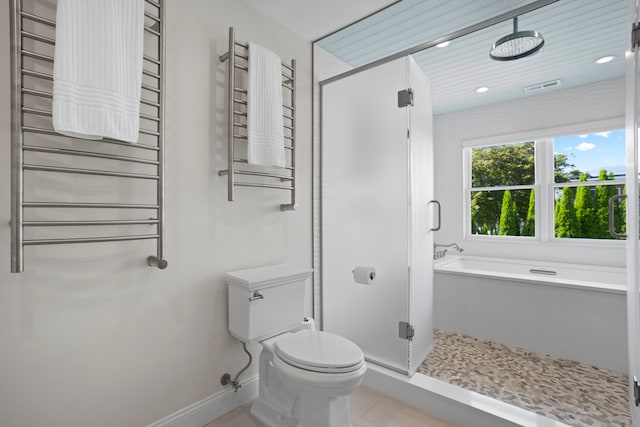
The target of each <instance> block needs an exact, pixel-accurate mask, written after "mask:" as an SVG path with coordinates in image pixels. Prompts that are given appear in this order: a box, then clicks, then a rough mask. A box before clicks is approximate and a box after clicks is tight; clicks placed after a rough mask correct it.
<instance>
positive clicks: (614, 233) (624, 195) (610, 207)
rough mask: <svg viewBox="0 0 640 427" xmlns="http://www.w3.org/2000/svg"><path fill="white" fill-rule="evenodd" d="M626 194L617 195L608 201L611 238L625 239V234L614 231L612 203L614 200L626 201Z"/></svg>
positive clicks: (614, 222) (614, 219)
mask: <svg viewBox="0 0 640 427" xmlns="http://www.w3.org/2000/svg"><path fill="white" fill-rule="evenodd" d="M626 198H627V195H626V194H618V195H615V196H613V197H612V198H610V199H609V234H611V235H612V236H613V237H618V238H621V239H626V238H627V235H626V234H621V233H618V232H617V231H616V217H615V206H614V203H615V202H616V200H623V199H626Z"/></svg>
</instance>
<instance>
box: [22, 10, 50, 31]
mask: <svg viewBox="0 0 640 427" xmlns="http://www.w3.org/2000/svg"><path fill="white" fill-rule="evenodd" d="M20 16H21V17H23V18H26V19H30V20H31V21H34V22H38V23H40V24H45V25H48V26H50V27H55V26H56V23H55V21H52V20H51V19H47V18H43V17H41V16H38V15H34V14H32V13H29V12H24V11H21V12H20Z"/></svg>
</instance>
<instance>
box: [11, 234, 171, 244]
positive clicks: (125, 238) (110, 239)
mask: <svg viewBox="0 0 640 427" xmlns="http://www.w3.org/2000/svg"><path fill="white" fill-rule="evenodd" d="M159 237H160V235H158V234H138V235H131V236H108V237H76V238H66V239H29V240H27V239H25V240H23V244H24V245H25V246H27V245H30V246H34V245H58V244H66V243H100V242H124V241H128V240H147V239H157V238H159Z"/></svg>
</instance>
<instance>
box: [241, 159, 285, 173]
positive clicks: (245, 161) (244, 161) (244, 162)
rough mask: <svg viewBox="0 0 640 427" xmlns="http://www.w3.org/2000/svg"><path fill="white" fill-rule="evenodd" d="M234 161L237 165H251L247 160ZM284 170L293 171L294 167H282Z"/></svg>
mask: <svg viewBox="0 0 640 427" xmlns="http://www.w3.org/2000/svg"><path fill="white" fill-rule="evenodd" d="M233 161H234V162H235V163H243V164H249V161H248V160H247V159H233ZM282 169H286V170H290V171H292V170H293V167H291V166H282Z"/></svg>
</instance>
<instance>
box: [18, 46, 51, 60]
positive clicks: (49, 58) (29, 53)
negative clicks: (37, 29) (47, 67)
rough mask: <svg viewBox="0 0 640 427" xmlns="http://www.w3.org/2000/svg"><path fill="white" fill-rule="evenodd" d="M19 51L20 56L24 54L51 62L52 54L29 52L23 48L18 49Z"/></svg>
mask: <svg viewBox="0 0 640 427" xmlns="http://www.w3.org/2000/svg"><path fill="white" fill-rule="evenodd" d="M20 53H21V54H22V56H26V57H28V58H34V59H39V60H41V61H46V62H50V63H52V64H53V56H49V55H43V54H41V53H36V52H31V51H30V50H24V49H22V50H21V51H20Z"/></svg>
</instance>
